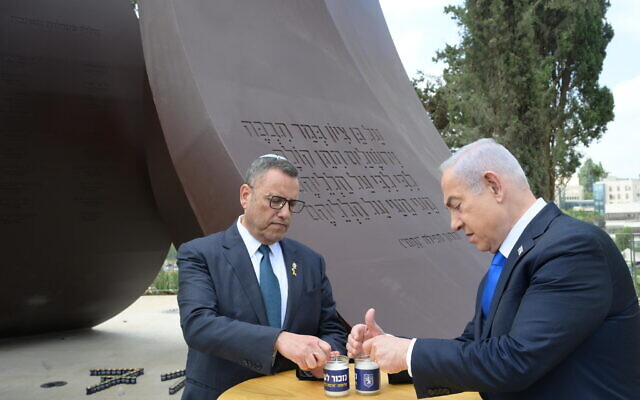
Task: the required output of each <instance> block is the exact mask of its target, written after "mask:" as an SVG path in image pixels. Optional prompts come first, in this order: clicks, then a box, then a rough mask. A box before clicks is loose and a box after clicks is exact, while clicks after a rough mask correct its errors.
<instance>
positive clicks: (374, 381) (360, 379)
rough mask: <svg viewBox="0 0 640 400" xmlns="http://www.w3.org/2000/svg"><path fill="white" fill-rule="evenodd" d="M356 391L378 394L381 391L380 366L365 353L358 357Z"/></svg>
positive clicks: (365, 393)
mask: <svg viewBox="0 0 640 400" xmlns="http://www.w3.org/2000/svg"><path fill="white" fill-rule="evenodd" d="M355 371H356V374H355V376H356V393H358V394H364V395H367V394H376V393H378V392H380V367H379V366H378V364H376V363H375V362H373V361H371V359H370V358H369V357H367V356H365V355H360V356H358V357H356V365H355Z"/></svg>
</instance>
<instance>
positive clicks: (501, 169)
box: [440, 138, 529, 194]
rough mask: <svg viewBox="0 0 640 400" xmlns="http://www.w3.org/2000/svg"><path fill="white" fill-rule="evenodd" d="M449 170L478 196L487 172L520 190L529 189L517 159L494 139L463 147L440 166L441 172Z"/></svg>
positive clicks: (480, 140)
mask: <svg viewBox="0 0 640 400" xmlns="http://www.w3.org/2000/svg"><path fill="white" fill-rule="evenodd" d="M447 169H451V171H452V172H454V173H455V174H456V176H457V177H459V178H460V179H461V180H462V181H463V182H465V183H466V184H467V186H468V187H469V189H471V190H472V191H473V192H474V193H476V194H479V193H481V192H482V189H483V185H482V179H483V175H484V173H485V172H486V171H493V172H496V173H497V174H499V175H500V176H502V177H505V178H507V179H508V180H510V181H511V182H513V183H515V184H516V185H517V186H518V187H520V188H521V189H529V182H528V181H527V176H526V175H525V174H524V171H523V170H522V167H521V166H520V164H519V163H518V160H516V158H515V157H514V156H513V154H511V153H510V152H509V150H507V149H506V148H505V147H504V146H502V145H501V144H498V143H497V142H496V141H495V140H493V139H488V138H485V139H479V140H476V141H475V142H472V143H469V144H468V145H466V146H463V147H461V148H460V149H459V150H458V151H456V152H455V153H453V154H452V155H451V157H449V158H448V159H447V160H446V161H445V162H443V163H442V164H440V171H441V172H444V171H445V170H447Z"/></svg>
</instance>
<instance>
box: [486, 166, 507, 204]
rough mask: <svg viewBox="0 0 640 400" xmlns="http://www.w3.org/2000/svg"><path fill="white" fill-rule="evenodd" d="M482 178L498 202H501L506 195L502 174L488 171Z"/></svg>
mask: <svg viewBox="0 0 640 400" xmlns="http://www.w3.org/2000/svg"><path fill="white" fill-rule="evenodd" d="M482 178H483V181H484V185H485V187H486V189H487V190H488V191H489V193H490V194H491V195H492V196H493V197H495V198H496V200H497V201H498V202H501V201H502V199H503V197H504V186H503V184H502V179H501V178H500V176H499V175H498V174H496V173H495V172H493V171H487V172H485V173H484V175H483V176H482Z"/></svg>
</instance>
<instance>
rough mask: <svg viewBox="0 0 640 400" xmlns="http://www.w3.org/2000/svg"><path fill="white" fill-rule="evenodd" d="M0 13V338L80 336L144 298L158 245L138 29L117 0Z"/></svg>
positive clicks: (7, 6) (15, 5)
mask: <svg viewBox="0 0 640 400" xmlns="http://www.w3.org/2000/svg"><path fill="white" fill-rule="evenodd" d="M0 15H1V18H2V24H0V30H1V32H2V38H3V40H2V41H1V42H0V54H1V58H0V62H1V63H2V64H1V65H2V66H1V76H0V95H1V97H2V104H3V106H2V109H1V110H0V114H1V121H2V122H1V123H0V170H1V171H2V173H1V174H0V240H1V241H2V249H3V268H2V279H3V285H2V287H3V289H2V295H1V296H0V298H1V299H2V311H1V312H0V336H18V335H24V334H33V333H39V332H46V331H54V330H63V329H74V328H83V327H91V326H93V325H95V324H98V323H100V322H102V321H104V320H106V319H108V318H109V317H111V316H113V315H115V314H117V313H118V312H120V311H121V310H123V309H124V308H125V307H126V306H128V305H129V304H131V303H132V302H133V301H134V300H135V299H136V298H137V297H138V296H140V295H141V294H142V293H143V291H144V289H145V288H146V286H148V285H149V283H150V282H151V281H152V280H153V278H154V277H155V275H156V274H157V273H158V270H159V269H160V266H161V264H162V261H163V259H164V257H165V255H166V253H167V250H168V247H169V243H170V240H169V235H168V233H167V230H166V229H165V227H164V224H163V223H162V221H161V219H160V216H159V214H158V211H157V209H156V206H155V202H154V198H153V194H152V192H151V186H150V183H149V176H148V172H147V165H146V159H145V147H146V143H145V140H146V138H147V137H148V136H149V135H151V136H152V135H161V134H160V132H157V131H154V132H152V129H159V126H158V123H157V121H156V122H155V126H154V124H153V121H152V119H153V118H155V116H154V115H150V114H148V113H145V112H144V110H145V108H147V109H148V108H149V107H151V109H153V105H152V103H149V102H150V101H151V96H150V94H149V93H148V87H145V83H146V76H145V68H144V59H143V56H142V48H141V41H140V32H139V28H138V21H137V19H136V17H135V15H134V14H133V11H132V9H131V5H130V3H129V2H128V1H124V0H123V1H102V0H64V1H55V2H51V1H46V0H32V1H28V2H25V1H21V0H5V1H2V2H1V3H0ZM145 88H146V89H145ZM145 90H146V91H147V93H145ZM145 102H147V104H145Z"/></svg>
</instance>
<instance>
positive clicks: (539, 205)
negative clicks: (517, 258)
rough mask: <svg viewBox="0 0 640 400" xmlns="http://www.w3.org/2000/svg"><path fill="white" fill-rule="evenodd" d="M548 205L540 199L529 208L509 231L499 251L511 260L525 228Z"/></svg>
mask: <svg viewBox="0 0 640 400" xmlns="http://www.w3.org/2000/svg"><path fill="white" fill-rule="evenodd" d="M546 205H547V202H546V201H544V199H543V198H541V197H540V198H538V199H537V200H536V202H535V203H533V204H532V205H531V207H529V209H528V210H527V211H526V212H525V213H524V214H523V215H522V217H520V219H519V220H518V222H516V223H515V225H513V228H511V230H510V231H509V234H508V235H507V237H506V238H505V239H504V241H503V242H502V244H501V245H500V249H498V251H499V252H500V253H501V254H502V255H503V256H504V257H505V258H509V254H511V250H513V246H515V245H516V242H517V241H518V239H520V236H521V235H522V232H524V230H525V228H526V227H527V225H529V223H530V222H531V221H532V220H533V219H534V218H535V216H536V215H538V213H539V212H540V211H542V209H543V208H544V207H545V206H546Z"/></svg>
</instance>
